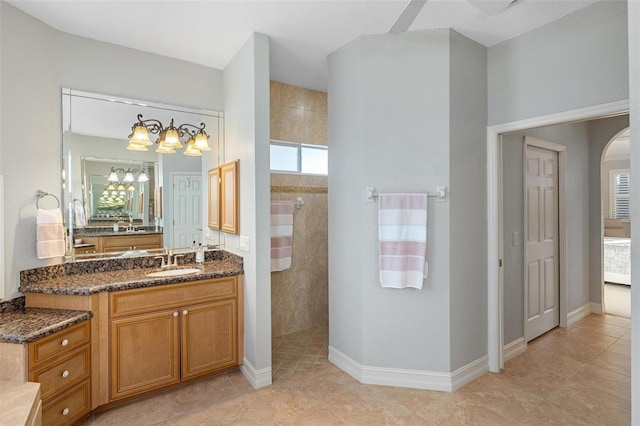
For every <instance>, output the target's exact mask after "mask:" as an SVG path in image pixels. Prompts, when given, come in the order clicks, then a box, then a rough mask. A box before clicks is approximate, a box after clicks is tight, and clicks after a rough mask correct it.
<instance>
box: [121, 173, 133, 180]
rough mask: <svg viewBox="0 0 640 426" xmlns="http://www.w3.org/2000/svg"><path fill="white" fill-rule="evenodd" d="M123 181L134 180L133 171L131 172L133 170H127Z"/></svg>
mask: <svg viewBox="0 0 640 426" xmlns="http://www.w3.org/2000/svg"><path fill="white" fill-rule="evenodd" d="M122 181H123V182H128V183H129V182H133V173H131V171H129V170H127V173H126V174H125V175H124V179H122Z"/></svg>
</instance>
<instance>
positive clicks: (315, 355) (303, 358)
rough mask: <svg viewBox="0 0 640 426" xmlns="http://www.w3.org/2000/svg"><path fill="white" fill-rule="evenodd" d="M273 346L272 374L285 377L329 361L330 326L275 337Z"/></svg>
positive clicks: (274, 376)
mask: <svg viewBox="0 0 640 426" xmlns="http://www.w3.org/2000/svg"><path fill="white" fill-rule="evenodd" d="M272 346H273V352H272V354H271V357H272V359H271V368H272V370H271V374H272V376H273V379H274V380H277V379H285V378H287V377H291V376H293V375H294V374H295V373H296V372H297V371H307V370H311V369H312V368H314V367H317V366H319V365H324V364H327V363H328V362H329V327H317V328H313V329H311V330H304V331H300V332H298V333H292V334H287V335H286V336H281V337H274V338H273V345H272Z"/></svg>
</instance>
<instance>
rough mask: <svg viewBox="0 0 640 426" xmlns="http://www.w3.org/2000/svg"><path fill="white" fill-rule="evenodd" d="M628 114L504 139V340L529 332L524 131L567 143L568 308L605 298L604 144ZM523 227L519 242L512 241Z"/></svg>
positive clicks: (556, 141) (552, 127) (544, 129)
mask: <svg viewBox="0 0 640 426" xmlns="http://www.w3.org/2000/svg"><path fill="white" fill-rule="evenodd" d="M627 122H628V117H627V116H622V117H613V118H607V119H600V120H593V121H590V122H583V123H573V124H563V125H556V126H548V127H543V128H538V129H531V130H527V131H523V132H517V133H513V134H509V135H506V136H505V137H504V138H503V168H502V173H503V182H504V183H503V204H504V206H505V208H504V211H503V218H504V234H503V237H504V240H503V245H504V262H505V263H504V265H505V266H504V299H505V329H504V341H505V344H506V343H510V342H512V341H514V340H516V339H518V338H520V337H522V336H523V335H524V330H523V321H524V319H523V317H524V305H523V303H524V292H523V291H524V272H523V271H524V269H523V268H524V257H523V256H524V238H525V233H524V221H523V218H524V210H523V206H524V200H523V186H524V183H523V169H522V167H523V165H522V156H523V153H522V147H523V145H522V144H523V137H524V136H525V135H527V136H532V137H536V138H540V139H545V140H548V141H550V142H554V143H557V144H559V145H564V146H566V147H567V252H568V261H567V263H568V268H569V270H568V278H569V281H568V288H569V300H568V310H569V312H571V311H573V310H575V309H578V308H580V307H582V306H583V305H585V304H587V303H590V302H594V303H600V288H601V279H600V278H599V277H601V266H600V262H601V257H600V256H601V254H600V253H601V249H600V247H601V239H600V235H601V231H600V223H601V219H600V207H599V200H600V181H599V178H597V179H596V177H599V176H600V158H601V155H602V150H603V147H604V146H605V145H606V143H608V141H609V140H610V137H609V135H611V137H613V136H614V135H615V134H616V133H617V132H619V131H620V130H622V129H624V128H625V127H626V123H627ZM513 232H518V233H519V235H520V244H519V245H518V246H514V245H513V240H512V234H513Z"/></svg>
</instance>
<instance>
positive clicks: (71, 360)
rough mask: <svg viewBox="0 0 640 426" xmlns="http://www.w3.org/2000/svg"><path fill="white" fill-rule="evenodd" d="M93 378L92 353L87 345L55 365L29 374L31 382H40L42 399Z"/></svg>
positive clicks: (49, 365) (62, 358)
mask: <svg viewBox="0 0 640 426" xmlns="http://www.w3.org/2000/svg"><path fill="white" fill-rule="evenodd" d="M90 376H91V351H90V346H89V345H87V346H85V347H84V348H82V349H79V350H77V351H75V352H72V353H70V354H69V355H66V356H64V357H61V358H60V360H57V361H56V362H55V363H54V364H48V365H46V366H43V367H42V368H41V369H39V370H33V371H31V372H30V373H29V380H30V381H32V382H39V383H40V385H41V388H40V394H41V395H42V399H43V400H46V399H47V398H49V397H51V396H53V395H55V394H56V393H58V392H59V391H60V390H62V389H64V388H65V387H70V386H73V385H74V384H76V383H79V382H81V381H83V380H85V379H87V378H89V377H90Z"/></svg>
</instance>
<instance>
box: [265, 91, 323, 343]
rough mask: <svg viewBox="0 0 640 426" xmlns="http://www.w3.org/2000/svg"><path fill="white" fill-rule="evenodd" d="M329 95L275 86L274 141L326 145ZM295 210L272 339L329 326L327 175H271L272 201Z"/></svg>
mask: <svg viewBox="0 0 640 426" xmlns="http://www.w3.org/2000/svg"><path fill="white" fill-rule="evenodd" d="M326 123H327V97H326V93H323V92H318V91H315V90H308V89H304V88H301V87H296V86H290V85H287V84H283V83H279V82H275V81H272V82H271V139H274V140H280V141H289V142H301V143H307V144H316V145H326V144H327V136H326V134H327V133H326V127H327V125H326ZM297 197H302V199H303V200H304V206H303V207H302V208H299V209H294V219H293V223H294V231H293V256H292V265H291V268H290V269H288V270H286V271H281V272H273V273H272V274H271V325H272V336H274V337H277V336H284V335H286V334H290V333H295V332H298V331H302V330H307V329H310V328H314V327H319V326H327V325H328V323H329V313H328V310H329V307H328V244H327V230H328V225H327V177H326V176H301V175H293V174H271V199H272V200H292V201H295V200H296V198H297Z"/></svg>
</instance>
